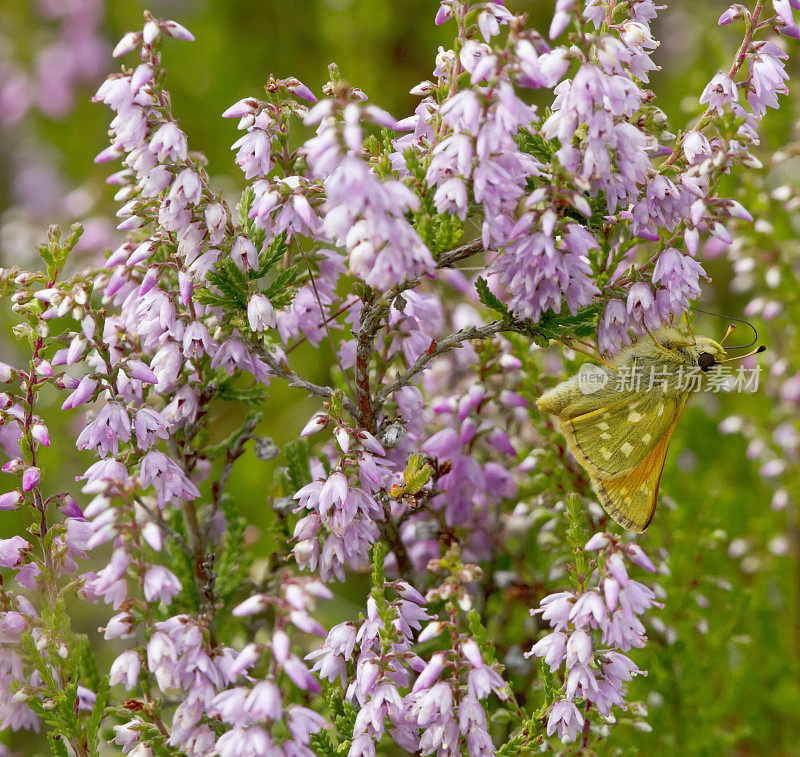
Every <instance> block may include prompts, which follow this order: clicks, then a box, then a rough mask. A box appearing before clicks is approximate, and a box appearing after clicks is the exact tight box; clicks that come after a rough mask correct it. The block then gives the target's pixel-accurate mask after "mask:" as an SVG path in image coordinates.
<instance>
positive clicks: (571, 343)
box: [564, 341, 619, 371]
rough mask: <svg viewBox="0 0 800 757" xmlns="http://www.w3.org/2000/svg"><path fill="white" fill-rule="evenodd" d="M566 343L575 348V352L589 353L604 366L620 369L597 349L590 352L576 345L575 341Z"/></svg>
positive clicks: (572, 348)
mask: <svg viewBox="0 0 800 757" xmlns="http://www.w3.org/2000/svg"><path fill="white" fill-rule="evenodd" d="M564 344H566V346H567V347H569V348H570V349H571V350H575V352H580V353H581V354H582V355H587V356H588V357H590V358H592V360H596V361H597V362H598V363H602V364H603V365H604V366H606V368H611V369H612V370H615V371H618V370H619V368H618V367H617V366H616V365H614V364H613V363H609V362H608V360H605V359H603V358H602V357H600V354H599V353H598V352H597V350H594V351H592V352H589V351H588V350H584V349H581V348H580V347H577V346H576V345H575V342H574V341H572V342H570V343H569V344H567V343H566V342H564Z"/></svg>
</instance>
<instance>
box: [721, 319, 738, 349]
mask: <svg viewBox="0 0 800 757" xmlns="http://www.w3.org/2000/svg"><path fill="white" fill-rule="evenodd" d="M734 331H736V325H735V324H733V323H732V324H731V325H730V326H728V330H727V331H726V332H725V336H723V337H722V339H720V340H719V343H720V345H723V344H725V340H726V339H727V338H728V337H729V336H730V335H731V334H732V333H733V332H734ZM734 349H735V348H734Z"/></svg>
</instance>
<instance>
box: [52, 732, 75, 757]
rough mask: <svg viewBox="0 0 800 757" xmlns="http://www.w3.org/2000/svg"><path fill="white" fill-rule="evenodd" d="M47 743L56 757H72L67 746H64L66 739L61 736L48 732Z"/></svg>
mask: <svg viewBox="0 0 800 757" xmlns="http://www.w3.org/2000/svg"><path fill="white" fill-rule="evenodd" d="M47 743H48V745H49V746H50V753H51V754H52V755H54V757H70V753H69V750H68V749H67V746H66V744H64V739H63V738H62V737H61V735H60V734H57V733H53V732H52V731H48V733H47Z"/></svg>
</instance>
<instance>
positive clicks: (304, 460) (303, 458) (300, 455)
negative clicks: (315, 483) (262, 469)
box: [284, 439, 311, 491]
mask: <svg viewBox="0 0 800 757" xmlns="http://www.w3.org/2000/svg"><path fill="white" fill-rule="evenodd" d="M284 455H285V456H286V463H287V465H288V471H287V472H288V476H289V483H290V484H291V485H292V488H293V489H294V491H298V490H299V489H302V488H303V487H304V486H305V485H306V484H308V483H311V464H310V460H309V457H308V443H307V442H306V440H305V439H295V440H293V441H291V442H289V443H288V444H287V445H286V447H285V448H284Z"/></svg>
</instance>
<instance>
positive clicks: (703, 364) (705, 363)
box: [697, 352, 717, 373]
mask: <svg viewBox="0 0 800 757" xmlns="http://www.w3.org/2000/svg"><path fill="white" fill-rule="evenodd" d="M716 362H717V361H716V360H714V356H713V355H712V354H711V353H710V352H701V353H700V354H699V355H698V356H697V364H698V365H699V366H700V370H701V371H703V372H704V373H708V371H710V370H711V368H712V366H714V365H716Z"/></svg>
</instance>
